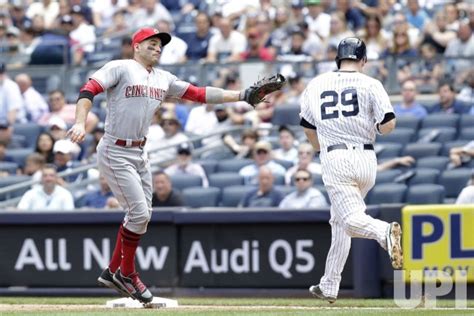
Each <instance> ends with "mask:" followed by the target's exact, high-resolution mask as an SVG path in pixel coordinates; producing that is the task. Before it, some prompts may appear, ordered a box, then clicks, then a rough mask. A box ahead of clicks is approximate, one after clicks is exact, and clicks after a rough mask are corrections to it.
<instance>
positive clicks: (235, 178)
mask: <svg viewBox="0 0 474 316" xmlns="http://www.w3.org/2000/svg"><path fill="white" fill-rule="evenodd" d="M243 184H244V179H243V178H242V177H241V176H240V175H239V174H238V173H237V172H221V173H214V174H211V175H210V176H209V185H210V186H211V187H216V188H221V189H222V188H225V187H228V186H231V185H243Z"/></svg>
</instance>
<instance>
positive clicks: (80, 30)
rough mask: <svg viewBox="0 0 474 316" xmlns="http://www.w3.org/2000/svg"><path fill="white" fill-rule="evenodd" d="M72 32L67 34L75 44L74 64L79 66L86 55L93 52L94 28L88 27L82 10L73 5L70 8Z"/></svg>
mask: <svg viewBox="0 0 474 316" xmlns="http://www.w3.org/2000/svg"><path fill="white" fill-rule="evenodd" d="M71 17H72V24H73V30H72V31H71V33H69V36H70V37H71V39H72V40H73V41H74V42H76V43H77V44H76V46H74V47H73V50H74V62H75V64H80V63H81V62H82V60H83V58H84V56H85V55H86V54H90V53H93V52H94V45H95V41H96V36H95V27H94V26H93V25H90V24H89V23H88V22H87V20H86V17H85V11H84V9H83V8H82V7H81V6H79V5H75V6H73V7H72V8H71Z"/></svg>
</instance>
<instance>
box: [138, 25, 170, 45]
mask: <svg viewBox="0 0 474 316" xmlns="http://www.w3.org/2000/svg"><path fill="white" fill-rule="evenodd" d="M155 36H156V37H158V38H159V39H160V40H161V45H162V46H165V45H166V44H168V43H169V42H170V41H171V35H169V34H168V33H165V32H161V33H160V31H158V29H155V28H152V27H143V28H141V29H139V30H138V31H136V32H135V34H133V37H132V46H135V44H138V43H141V42H143V41H144V40H146V39H148V38H150V37H155Z"/></svg>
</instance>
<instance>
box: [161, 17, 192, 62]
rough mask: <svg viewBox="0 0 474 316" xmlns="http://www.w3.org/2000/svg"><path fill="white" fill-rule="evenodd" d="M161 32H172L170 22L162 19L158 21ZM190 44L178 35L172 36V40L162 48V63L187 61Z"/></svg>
mask: <svg viewBox="0 0 474 316" xmlns="http://www.w3.org/2000/svg"><path fill="white" fill-rule="evenodd" d="M157 28H158V30H160V32H165V33H169V34H172V33H173V32H172V30H171V27H170V23H169V22H168V21H166V20H160V21H158V23H157ZM187 50H188V44H186V42H185V41H183V40H182V39H181V38H179V37H178V36H176V35H174V34H173V35H172V36H171V41H170V42H169V43H168V44H166V46H165V47H163V49H162V50H161V57H160V65H172V64H181V63H184V62H186V51H187Z"/></svg>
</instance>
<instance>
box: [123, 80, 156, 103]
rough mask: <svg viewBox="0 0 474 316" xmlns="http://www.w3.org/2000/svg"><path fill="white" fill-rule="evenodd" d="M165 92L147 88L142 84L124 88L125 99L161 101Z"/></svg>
mask: <svg viewBox="0 0 474 316" xmlns="http://www.w3.org/2000/svg"><path fill="white" fill-rule="evenodd" d="M164 94H165V90H163V89H160V88H155V87H149V86H146V85H142V84H137V85H133V86H127V87H126V88H125V97H126V98H135V97H149V98H151V99H155V100H160V101H163V95H164Z"/></svg>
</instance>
